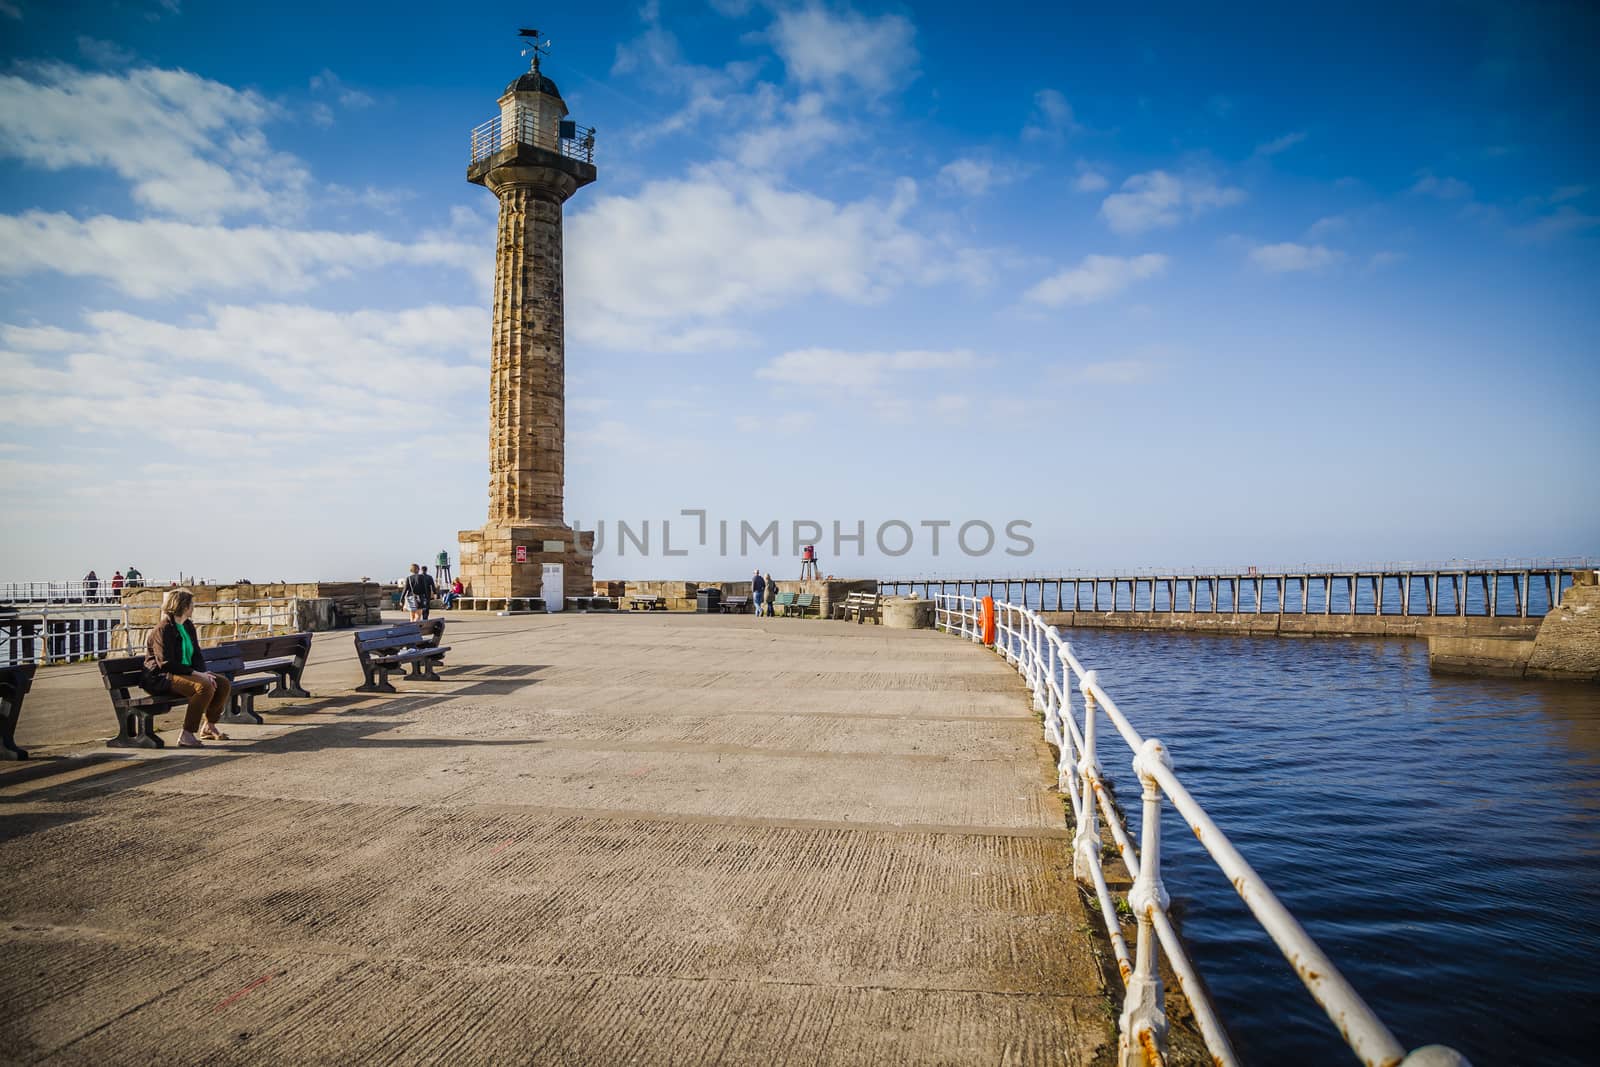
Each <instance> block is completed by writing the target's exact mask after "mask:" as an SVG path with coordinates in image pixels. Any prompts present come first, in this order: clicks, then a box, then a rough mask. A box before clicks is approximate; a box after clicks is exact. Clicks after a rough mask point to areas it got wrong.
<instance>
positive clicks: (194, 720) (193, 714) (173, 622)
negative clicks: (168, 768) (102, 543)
mask: <svg viewBox="0 0 1600 1067" xmlns="http://www.w3.org/2000/svg"><path fill="white" fill-rule="evenodd" d="M193 614H194V594H193V593H191V592H189V590H187V589H169V590H167V594H166V595H165V596H163V597H162V598H161V618H160V621H158V622H157V623H156V626H155V629H153V630H151V631H150V639H149V641H147V642H146V643H145V657H144V677H143V678H142V679H141V680H140V682H139V685H140V687H141V688H143V689H144V690H145V691H146V692H149V693H153V694H155V695H156V696H167V695H169V694H177V695H178V696H181V697H184V698H186V699H187V700H188V701H189V707H188V710H187V711H186V712H185V714H184V717H183V731H182V732H181V733H179V734H178V746H179V747H180V748H199V747H201V745H200V742H201V739H204V740H206V741H226V740H228V735H227V734H225V733H223V732H222V731H221V730H219V729H217V720H218V719H219V718H221V717H222V709H223V708H225V707H227V706H228V696H229V694H230V693H231V692H232V689H233V686H232V683H230V682H229V681H228V679H227V678H225V677H224V676H222V675H220V674H208V673H207V672H206V657H205V654H204V653H202V652H201V651H200V635H199V633H198V632H196V630H195V628H194V623H193V622H191V621H190V616H192V615H193ZM196 731H198V732H199V736H198V737H197V736H196Z"/></svg>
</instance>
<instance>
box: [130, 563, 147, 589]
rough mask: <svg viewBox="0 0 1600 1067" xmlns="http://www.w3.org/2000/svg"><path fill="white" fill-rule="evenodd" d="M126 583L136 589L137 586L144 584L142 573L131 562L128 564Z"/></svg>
mask: <svg viewBox="0 0 1600 1067" xmlns="http://www.w3.org/2000/svg"><path fill="white" fill-rule="evenodd" d="M127 584H128V585H129V586H130V587H132V588H134V589H137V588H138V587H139V586H141V585H143V584H144V575H142V574H140V573H139V570H138V568H137V567H135V566H134V565H133V564H131V563H130V564H128V583H127Z"/></svg>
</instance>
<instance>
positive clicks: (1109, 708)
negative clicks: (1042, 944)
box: [934, 593, 1467, 1067]
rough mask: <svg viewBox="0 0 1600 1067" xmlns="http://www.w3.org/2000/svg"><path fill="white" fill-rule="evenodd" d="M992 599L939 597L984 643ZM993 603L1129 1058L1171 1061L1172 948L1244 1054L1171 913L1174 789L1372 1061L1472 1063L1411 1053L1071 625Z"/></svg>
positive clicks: (1124, 1061) (1189, 981) (1204, 1020)
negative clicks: (1127, 757) (1092, 917)
mask: <svg viewBox="0 0 1600 1067" xmlns="http://www.w3.org/2000/svg"><path fill="white" fill-rule="evenodd" d="M982 605H983V600H981V599H980V598H978V597H975V596H964V595H960V594H953V593H941V594H939V595H938V596H937V597H935V611H934V620H935V626H936V627H937V628H938V629H941V630H943V631H944V632H946V633H951V634H955V635H958V636H961V637H965V638H967V639H968V640H971V641H977V642H985V641H986V638H985V635H984V633H983V625H982ZM993 610H994V616H993V621H994V633H993V635H992V637H990V638H989V639H988V640H989V641H992V647H993V648H994V650H995V652H997V653H999V654H1000V655H1002V656H1004V657H1005V659H1006V662H1008V663H1010V664H1011V665H1013V666H1014V667H1016V668H1017V670H1018V672H1019V673H1020V674H1021V675H1022V677H1023V680H1024V682H1025V683H1026V684H1027V685H1028V687H1029V689H1031V690H1032V695H1033V706H1034V710H1036V711H1039V712H1041V713H1043V716H1044V736H1045V739H1046V740H1047V741H1049V742H1050V743H1051V744H1053V745H1055V746H1056V749H1057V751H1058V752H1059V753H1060V759H1059V761H1058V763H1057V767H1056V776H1057V786H1058V788H1060V789H1061V790H1062V791H1063V792H1065V793H1066V794H1067V796H1068V798H1069V799H1070V801H1071V804H1072V812H1073V822H1074V826H1075V833H1074V836H1073V876H1074V878H1076V879H1077V880H1078V881H1079V882H1080V883H1084V884H1086V885H1089V886H1092V887H1093V890H1094V894H1095V897H1096V899H1097V900H1098V902H1099V905H1100V914H1101V918H1102V920H1103V921H1104V923H1105V926H1106V933H1107V936H1108V937H1109V938H1110V940H1111V945H1112V950H1113V952H1114V953H1115V955H1116V957H1117V964H1118V969H1119V971H1120V972H1121V974H1122V979H1123V983H1124V985H1125V987H1126V989H1125V993H1124V997H1123V1004H1122V1011H1121V1014H1120V1016H1119V1019H1118V1053H1117V1062H1118V1064H1119V1067H1156V1065H1159V1064H1161V1063H1163V1062H1164V1057H1165V1053H1166V1047H1167V1018H1166V1009H1165V1006H1164V1005H1165V1002H1164V993H1163V990H1162V980H1161V971H1160V968H1159V966H1158V961H1159V954H1160V953H1161V952H1165V953H1166V956H1167V959H1168V961H1169V962H1170V963H1171V965H1172V970H1173V973H1174V974H1176V975H1177V977H1178V984H1179V985H1180V986H1181V987H1182V989H1183V993H1184V995H1185V996H1186V997H1187V998H1188V1000H1189V1004H1190V1006H1191V1009H1192V1010H1193V1012H1194V1017H1195V1021H1196V1023H1197V1024H1198V1025H1199V1028H1200V1033H1201V1036H1202V1037H1203V1038H1204V1040H1205V1043H1206V1048H1207V1049H1208V1050H1209V1051H1210V1053H1211V1055H1212V1058H1213V1060H1214V1061H1215V1062H1216V1063H1217V1064H1219V1065H1236V1064H1238V1062H1239V1060H1238V1057H1237V1055H1236V1054H1235V1053H1234V1050H1233V1047H1232V1045H1231V1044H1230V1043H1229V1041H1228V1037H1227V1034H1226V1032H1225V1031H1224V1030H1223V1028H1222V1023H1221V1020H1220V1019H1219V1018H1218V1016H1217V1013H1216V1009H1215V1008H1214V1007H1213V1006H1212V1004H1211V999H1210V997H1209V996H1208V995H1207V993H1206V990H1205V987H1204V986H1203V985H1202V984H1201V982H1200V980H1199V977H1198V975H1197V972H1196V971H1195V969H1194V965H1193V963H1192V962H1191V961H1190V959H1189V956H1188V952H1187V950H1186V949H1185V948H1184V945H1183V942H1182V940H1181V939H1180V938H1179V937H1178V935H1177V931H1176V930H1175V929H1174V928H1173V925H1172V921H1171V917H1170V916H1169V915H1168V911H1167V909H1168V906H1169V897H1168V896H1167V891H1166V888H1165V886H1164V885H1163V883H1162V870H1161V806H1162V801H1163V799H1164V798H1170V799H1171V801H1172V805H1173V807H1174V808H1176V809H1177V811H1178V812H1179V813H1180V814H1181V815H1182V816H1183V817H1184V819H1186V820H1187V821H1188V823H1189V827H1190V829H1192V830H1193V831H1194V833H1195V836H1196V837H1197V838H1199V840H1200V843H1201V845H1202V846H1203V847H1204V848H1205V850H1206V851H1207V852H1208V853H1209V854H1210V855H1211V858H1212V859H1213V860H1214V861H1215V862H1216V864H1217V866H1218V867H1219V868H1220V869H1221V870H1222V872H1223V873H1224V874H1226V875H1227V876H1228V878H1229V880H1231V881H1232V882H1233V886H1234V889H1235V890H1237V891H1238V893H1239V896H1240V898H1241V899H1242V900H1243V901H1244V903H1245V906H1246V907H1247V908H1249V910H1250V913H1251V914H1252V915H1253V916H1255V918H1256V921H1257V922H1258V923H1260V925H1261V928H1262V929H1263V930H1264V931H1265V932H1266V933H1267V935H1268V936H1269V937H1271V938H1272V941H1273V943H1274V944H1275V945H1277V946H1278V949H1279V950H1280V951H1281V952H1282V953H1283V955H1284V957H1285V958H1286V959H1288V961H1289V963H1290V964H1291V965H1292V966H1293V967H1294V969H1295V973H1296V974H1298V975H1299V976H1300V980H1301V981H1302V982H1303V983H1304V984H1305V986H1306V988H1307V990H1309V991H1310V993H1311V995H1312V997H1313V998H1315V1000H1316V1001H1317V1003H1318V1004H1319V1005H1321V1006H1322V1008H1323V1010H1324V1011H1325V1012H1326V1013H1327V1015H1328V1017H1329V1019H1330V1020H1332V1022H1333V1023H1334V1025H1335V1026H1337V1027H1338V1029H1339V1033H1340V1035H1341V1036H1342V1037H1343V1038H1344V1040H1345V1043H1346V1044H1347V1045H1349V1046H1350V1048H1351V1050H1352V1051H1354V1052H1355V1054H1356V1056H1357V1057H1358V1058H1359V1059H1360V1060H1361V1062H1362V1063H1365V1064H1368V1065H1369V1067H1396V1065H1400V1067H1467V1059H1466V1058H1465V1057H1464V1056H1462V1055H1461V1054H1460V1053H1458V1052H1456V1051H1454V1050H1453V1049H1449V1048H1445V1047H1443V1046H1440V1045H1428V1046H1425V1047H1423V1048H1419V1049H1415V1050H1413V1051H1412V1052H1410V1053H1409V1054H1408V1053H1407V1052H1406V1050H1405V1048H1404V1046H1402V1045H1401V1044H1400V1042H1399V1041H1397V1040H1396V1039H1395V1036H1394V1035H1393V1034H1392V1033H1390V1032H1389V1029H1388V1027H1386V1026H1384V1024H1383V1021H1382V1020H1381V1019H1379V1018H1378V1016H1377V1014H1376V1013H1374V1012H1373V1010H1372V1009H1371V1008H1370V1007H1369V1006H1368V1005H1367V1003H1366V1001H1364V1000H1362V998H1361V995H1360V994H1359V993H1357V992H1356V991H1355V989H1354V988H1353V987H1352V986H1351V985H1350V983H1349V982H1348V981H1346V980H1345V977H1344V975H1342V974H1340V973H1339V969H1338V968H1337V967H1335V966H1334V965H1333V963H1332V961H1331V960H1329V959H1328V957H1327V956H1326V955H1325V954H1324V953H1323V952H1322V950H1321V949H1320V948H1319V947H1318V946H1317V943H1316V942H1315V941H1314V940H1312V938H1311V935H1310V934H1308V933H1306V931H1305V928H1304V927H1302V926H1301V925H1300V924H1299V922H1298V921H1296V920H1295V918H1294V916H1293V915H1291V914H1290V913H1289V911H1288V909H1287V908H1285V907H1284V906H1283V904H1282V903H1281V902H1280V901H1279V900H1278V898H1277V896H1276V895H1275V894H1274V893H1273V892H1272V890H1271V889H1269V888H1268V887H1267V884H1266V883H1265V882H1264V881H1263V880H1262V879H1261V876H1260V875H1259V874H1257V873H1256V871H1255V869H1254V868H1253V867H1251V866H1250V864H1249V863H1248V862H1247V861H1246V860H1245V858H1244V857H1243V856H1242V855H1240V853H1239V851H1238V849H1236V848H1235V847H1234V846H1233V843H1232V842H1231V841H1229V840H1228V838H1227V835H1226V834H1224V833H1223V832H1222V830H1221V829H1220V828H1219V827H1218V826H1217V824H1216V823H1214V822H1213V821H1212V820H1211V817H1210V816H1209V815H1207V814H1206V811H1205V809H1204V808H1203V807H1202V806H1201V805H1200V802H1199V801H1198V800H1196V799H1195V797H1194V795H1193V794H1192V793H1190V792H1189V790H1188V788H1187V787H1186V786H1185V785H1184V783H1183V781H1182V780H1181V779H1180V778H1179V776H1178V773H1177V772H1176V770H1174V768H1173V765H1172V760H1171V758H1170V756H1169V755H1168V752H1167V748H1166V746H1165V745H1164V744H1163V743H1162V742H1161V741H1159V740H1157V739H1155V738H1146V737H1144V736H1142V735H1141V734H1140V733H1139V731H1138V730H1136V729H1134V727H1133V724H1132V723H1131V722H1129V721H1128V718H1127V716H1126V715H1124V714H1123V713H1122V710H1121V709H1120V708H1118V707H1117V703H1116V701H1115V700H1113V699H1112V697H1111V694H1109V693H1107V692H1106V690H1105V688H1104V687H1103V686H1101V685H1100V681H1099V676H1098V675H1097V674H1096V673H1095V672H1094V671H1093V670H1090V669H1088V668H1086V667H1085V666H1084V665H1083V664H1082V663H1081V662H1080V661H1079V660H1078V658H1077V656H1075V655H1074V654H1073V652H1072V646H1071V644H1069V643H1068V642H1067V641H1064V640H1063V639H1062V637H1061V633H1060V631H1059V630H1057V629H1056V628H1055V627H1054V626H1048V625H1046V624H1045V622H1044V620H1043V619H1042V618H1041V617H1040V615H1039V614H1038V612H1036V611H1034V610H1033V609H1031V608H1028V607H1026V606H1023V605H1019V604H1011V603H1007V602H1005V601H994V602H993ZM1073 681H1076V683H1077V689H1078V692H1079V694H1080V696H1081V699H1082V701H1083V721H1082V726H1081V727H1080V726H1079V724H1078V722H1077V721H1076V720H1075V719H1074V718H1073V715H1074V711H1073V708H1072V688H1073V685H1072V683H1073ZM1102 710H1103V711H1104V712H1105V717H1106V719H1108V720H1109V721H1110V722H1111V725H1112V726H1113V727H1114V728H1115V729H1116V731H1117V734H1118V735H1119V736H1120V737H1121V738H1122V740H1123V742H1124V743H1125V744H1126V745H1127V746H1128V749H1129V750H1130V751H1131V752H1132V753H1133V754H1134V758H1133V771H1134V773H1135V774H1136V775H1138V776H1139V781H1140V784H1141V785H1142V786H1143V796H1142V800H1143V815H1142V817H1141V819H1140V824H1139V829H1140V843H1139V846H1138V847H1137V848H1135V847H1134V844H1133V841H1132V839H1131V838H1130V836H1129V834H1128V832H1127V829H1126V827H1125V826H1124V825H1123V822H1122V816H1121V814H1120V812H1119V811H1118V809H1117V807H1116V805H1115V804H1113V803H1112V802H1111V797H1110V795H1109V792H1108V790H1107V788H1106V781H1105V778H1104V777H1103V775H1102V772H1101V766H1100V761H1099V750H1098V739H1097V732H1098V731H1097V727H1098V725H1099V720H1100V715H1099V712H1100V711H1102ZM1101 815H1104V817H1105V820H1106V823H1107V826H1108V828H1109V829H1110V832H1111V837H1112V840H1113V841H1114V842H1115V843H1116V847H1117V851H1118V852H1119V853H1120V854H1121V856H1122V859H1123V863H1124V864H1125V865H1126V866H1127V868H1128V873H1129V874H1130V875H1131V876H1132V877H1133V888H1132V889H1130V890H1129V892H1128V896H1127V902H1128V904H1129V905H1130V906H1131V907H1132V909H1133V911H1134V913H1135V916H1136V918H1137V920H1138V938H1137V940H1136V942H1135V944H1134V952H1133V958H1132V960H1130V959H1129V953H1128V948H1127V943H1126V940H1125V939H1124V938H1123V936H1122V929H1121V925H1120V924H1119V923H1118V921H1117V912H1116V906H1115V903H1114V902H1113V900H1112V898H1111V892H1110V890H1109V888H1108V887H1107V885H1106V877H1105V869H1104V867H1103V865H1102V861H1101V840H1100V826H1099V819H1100V816H1101Z"/></svg>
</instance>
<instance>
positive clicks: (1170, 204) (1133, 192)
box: [1100, 170, 1245, 234]
mask: <svg viewBox="0 0 1600 1067" xmlns="http://www.w3.org/2000/svg"><path fill="white" fill-rule="evenodd" d="M1244 198H1245V193H1244V190H1243V189H1240V188H1237V187H1235V186H1226V185H1218V184H1217V183H1216V182H1215V181H1214V180H1212V179H1211V178H1209V177H1206V176H1204V175H1199V174H1193V175H1188V176H1185V177H1179V176H1177V175H1175V174H1170V173H1168V172H1167V171H1164V170H1152V171H1147V172H1145V173H1143V174H1135V175H1134V176H1133V177H1131V178H1129V179H1128V180H1127V181H1125V182H1123V183H1122V189H1121V191H1120V192H1116V193H1112V194H1111V195H1110V196H1108V197H1106V198H1105V200H1104V201H1102V202H1101V204H1100V214H1101V216H1102V217H1103V218H1104V219H1105V220H1106V225H1108V226H1110V227H1111V229H1112V230H1114V231H1115V232H1117V233H1124V234H1133V233H1143V232H1144V231H1146V230H1152V229H1156V228H1158V227H1163V226H1175V225H1177V224H1178V222H1180V221H1181V220H1182V219H1183V218H1184V217H1185V216H1188V217H1191V218H1192V217H1194V216H1196V215H1199V214H1201V213H1203V212H1205V211H1209V210H1211V209H1213V208H1218V207H1226V206H1227V205H1229V204H1237V203H1239V202H1240V201H1242V200H1244Z"/></svg>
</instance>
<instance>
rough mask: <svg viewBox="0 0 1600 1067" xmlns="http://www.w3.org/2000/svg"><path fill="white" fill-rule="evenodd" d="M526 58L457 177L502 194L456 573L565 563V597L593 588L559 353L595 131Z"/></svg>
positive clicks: (489, 585)
mask: <svg viewBox="0 0 1600 1067" xmlns="http://www.w3.org/2000/svg"><path fill="white" fill-rule="evenodd" d="M523 36H524V37H532V38H533V41H534V46H533V64H532V69H531V70H529V72H528V73H526V74H524V75H522V76H521V77H520V78H518V79H516V80H515V81H513V82H512V83H511V84H510V85H508V86H506V90H505V93H504V95H502V96H501V97H500V115H499V117H498V118H495V119H491V120H490V121H489V122H486V123H484V124H483V125H482V126H479V127H478V128H477V129H476V130H474V131H473V132H472V159H471V162H470V163H469V164H468V166H467V180H468V181H470V182H472V183H474V184H476V185H482V186H484V187H485V188H487V189H488V190H489V191H490V192H492V193H494V195H495V196H496V197H498V198H499V200H500V227H499V236H498V238H497V239H496V242H495V268H494V326H493V336H492V341H491V350H490V371H489V521H488V522H487V523H486V524H485V525H484V526H483V528H482V529H479V530H463V531H462V532H461V534H460V540H461V568H460V569H461V578H462V581H463V583H464V584H465V585H466V586H467V587H468V589H469V591H470V594H471V595H472V596H475V597H496V598H499V597H532V596H540V595H542V588H541V587H542V583H543V580H544V575H543V570H544V567H543V565H544V564H546V563H560V564H563V565H564V568H565V589H566V595H567V596H579V595H582V596H587V595H589V594H590V593H592V592H593V574H594V572H593V560H592V559H591V556H590V553H588V552H586V551H584V549H586V548H589V547H591V546H592V542H593V534H586V535H581V536H582V541H580V540H579V538H580V535H578V534H576V533H575V532H574V531H573V530H572V529H571V528H570V527H569V526H567V525H566V523H565V521H564V519H563V512H562V494H563V488H564V482H565V448H566V440H565V435H566V395H565V391H566V353H565V348H564V343H563V337H562V334H563V308H562V303H563V301H562V277H561V205H562V204H563V203H565V202H566V199H567V198H568V197H569V196H571V195H572V194H573V193H575V192H577V191H578V190H579V189H581V188H582V187H583V186H585V185H588V184H589V183H590V182H592V181H594V180H595V169H594V131H593V130H592V129H585V128H583V127H580V126H578V125H577V124H576V123H574V122H571V121H569V120H568V119H567V105H566V104H565V102H563V101H562V99H561V92H560V90H558V89H557V88H556V84H555V82H553V81H551V80H550V79H549V78H547V77H545V76H544V75H543V74H541V73H540V72H539V56H540V41H539V35H538V31H537V30H524V31H523Z"/></svg>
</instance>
